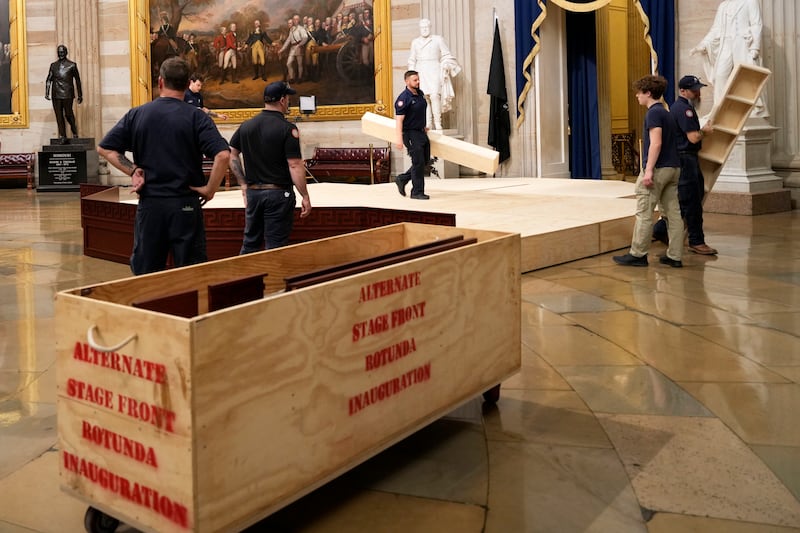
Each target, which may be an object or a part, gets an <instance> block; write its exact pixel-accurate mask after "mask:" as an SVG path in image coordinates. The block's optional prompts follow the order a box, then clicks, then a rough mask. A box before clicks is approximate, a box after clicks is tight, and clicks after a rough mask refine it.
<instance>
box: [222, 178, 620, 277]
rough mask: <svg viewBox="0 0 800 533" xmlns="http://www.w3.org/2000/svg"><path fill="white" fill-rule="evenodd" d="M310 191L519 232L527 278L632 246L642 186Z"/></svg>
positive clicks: (526, 183) (233, 197)
mask: <svg viewBox="0 0 800 533" xmlns="http://www.w3.org/2000/svg"><path fill="white" fill-rule="evenodd" d="M407 189H408V190H409V191H410V190H411V185H410V184H409V186H408V187H407ZM309 192H310V194H311V205H312V206H317V207H345V206H348V207H352V206H360V207H381V208H389V209H409V210H414V211H427V212H438V213H454V214H455V215H456V225H457V226H459V227H464V228H473V229H487V230H499V231H510V232H515V233H519V234H520V235H521V237H522V258H521V260H522V270H523V271H524V272H528V271H530V270H536V269H538V268H544V267H547V266H552V265H556V264H559V263H564V262H567V261H573V260H575V259H581V258H584V257H590V256H593V255H597V254H600V253H604V252H608V251H611V250H618V249H620V248H625V247H627V246H629V245H630V240H631V232H632V231H633V216H634V213H635V211H636V200H635V199H634V185H633V184H632V183H627V182H624V181H606V180H572V179H540V178H461V179H435V178H433V179H427V180H426V183H425V192H426V193H427V194H429V195H430V196H431V199H430V200H427V201H422V200H411V199H410V198H408V197H405V198H403V197H402V196H400V195H399V194H398V192H397V187H396V186H395V185H394V183H385V184H378V185H358V184H352V185H351V184H341V183H309ZM237 205H241V192H239V191H238V190H236V191H224V192H220V193H218V194H217V196H215V197H214V200H213V201H212V202H211V203H209V204H208V206H209V207H212V206H213V207H235V206H237Z"/></svg>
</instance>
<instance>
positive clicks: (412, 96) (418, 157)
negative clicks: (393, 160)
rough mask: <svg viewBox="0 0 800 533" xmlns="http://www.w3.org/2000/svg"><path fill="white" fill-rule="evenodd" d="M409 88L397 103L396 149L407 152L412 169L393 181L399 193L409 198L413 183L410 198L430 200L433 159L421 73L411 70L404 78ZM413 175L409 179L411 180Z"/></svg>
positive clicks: (398, 98) (395, 104)
mask: <svg viewBox="0 0 800 533" xmlns="http://www.w3.org/2000/svg"><path fill="white" fill-rule="evenodd" d="M403 79H404V80H405V82H406V88H405V89H404V90H403V92H401V93H400V96H398V97H397V100H395V102H394V114H395V123H396V125H397V126H396V127H397V141H396V144H397V148H398V150H402V149H403V145H405V147H406V148H407V149H408V155H409V156H410V157H411V168H410V169H408V170H406V171H405V172H403V173H402V174H399V175H398V176H397V177H396V178H395V179H394V182H395V184H396V185H397V190H398V192H399V193H400V194H401V195H402V196H405V195H406V185H407V184H408V182H409V180H410V181H411V198H413V199H414V200H427V199H428V198H430V196H428V195H427V194H425V165H426V164H427V163H428V161H429V160H430V158H431V144H430V141H429V140H428V133H427V132H428V128H426V127H425V121H426V117H425V114H426V110H427V108H428V103H427V102H426V101H425V95H424V94H423V93H422V89H420V88H419V74H418V73H417V71H415V70H409V71H407V72H406V73H405V75H404V76H403ZM409 175H410V177H409Z"/></svg>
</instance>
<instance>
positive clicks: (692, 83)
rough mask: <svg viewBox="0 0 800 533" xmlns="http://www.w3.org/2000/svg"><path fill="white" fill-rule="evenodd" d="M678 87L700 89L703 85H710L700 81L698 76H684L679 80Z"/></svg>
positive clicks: (692, 89) (691, 89)
mask: <svg viewBox="0 0 800 533" xmlns="http://www.w3.org/2000/svg"><path fill="white" fill-rule="evenodd" d="M678 87H680V88H681V89H689V90H690V91H699V90H700V89H702V88H703V87H708V86H707V85H706V84H705V83H703V82H701V81H700V78H698V77H697V76H684V77H682V78H681V81H679V82H678Z"/></svg>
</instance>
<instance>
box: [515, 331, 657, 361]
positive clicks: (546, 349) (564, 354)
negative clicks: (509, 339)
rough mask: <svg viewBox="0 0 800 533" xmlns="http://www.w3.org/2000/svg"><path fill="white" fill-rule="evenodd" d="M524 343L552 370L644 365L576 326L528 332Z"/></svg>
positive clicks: (628, 354)
mask: <svg viewBox="0 0 800 533" xmlns="http://www.w3.org/2000/svg"><path fill="white" fill-rule="evenodd" d="M523 342H524V343H525V344H527V345H529V346H530V347H531V348H532V349H533V350H534V351H535V352H536V353H538V354H539V355H541V356H542V358H543V359H544V360H546V361H547V362H548V363H550V364H551V365H553V366H570V365H641V364H643V363H642V362H641V361H640V360H638V359H637V358H636V357H634V356H633V355H631V354H630V353H629V352H627V351H625V350H624V349H623V348H621V347H619V346H618V345H616V344H614V343H612V342H609V341H608V340H606V339H605V338H603V337H601V336H599V335H596V334H594V333H592V332H591V331H588V330H587V329H584V328H583V327H581V326H578V325H570V326H547V327H541V328H531V331H530V335H529V336H527V337H526V339H524V340H523Z"/></svg>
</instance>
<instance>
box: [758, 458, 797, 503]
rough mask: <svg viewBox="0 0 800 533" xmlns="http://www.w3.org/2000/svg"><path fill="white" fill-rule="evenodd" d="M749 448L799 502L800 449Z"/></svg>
mask: <svg viewBox="0 0 800 533" xmlns="http://www.w3.org/2000/svg"><path fill="white" fill-rule="evenodd" d="M750 447H751V448H752V449H753V451H754V452H755V453H756V455H758V456H759V457H760V458H761V460H762V461H764V464H766V465H767V466H769V467H770V469H772V471H773V472H775V475H776V476H778V478H780V480H781V481H782V482H783V484H784V485H786V487H787V488H788V489H789V490H790V491H792V494H794V497H795V498H797V500H798V501H800V447H799V446H760V445H752V444H751V445H750Z"/></svg>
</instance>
